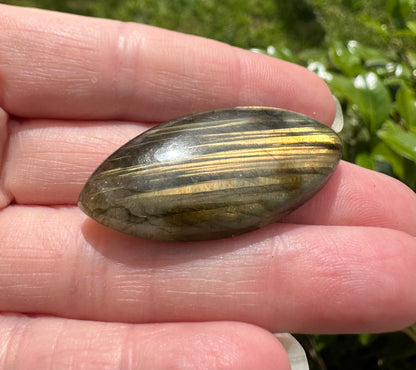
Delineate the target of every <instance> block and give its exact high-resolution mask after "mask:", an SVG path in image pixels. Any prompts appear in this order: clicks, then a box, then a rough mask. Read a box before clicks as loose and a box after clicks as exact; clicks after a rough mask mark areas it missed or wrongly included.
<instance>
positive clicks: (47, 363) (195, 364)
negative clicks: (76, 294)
mask: <svg viewBox="0 0 416 370" xmlns="http://www.w3.org/2000/svg"><path fill="white" fill-rule="evenodd" d="M0 331H1V332H2V333H3V335H2V341H3V343H7V345H6V346H4V347H5V348H6V350H3V351H2V353H1V355H0V362H1V364H2V367H3V368H5V369H16V370H18V369H56V368H59V369H68V368H72V369H81V368H82V369H123V370H127V369H137V370H139V369H225V368H227V369H289V368H290V365H289V360H288V357H287V355H286V353H285V351H284V349H283V347H282V346H281V344H280V343H279V342H278V341H277V340H276V339H275V338H274V337H273V335H272V334H270V333H268V332H266V331H265V330H262V329H260V328H258V327H255V326H251V325H247V324H243V323H233V322H222V323H215V322H213V323H195V324H187V323H186V324H182V323H181V324H179V323H178V324H148V325H131V324H130V325H129V324H119V323H99V322H89V321H77V320H67V319H61V318H52V317H27V316H23V315H12V314H9V315H1V316H0Z"/></svg>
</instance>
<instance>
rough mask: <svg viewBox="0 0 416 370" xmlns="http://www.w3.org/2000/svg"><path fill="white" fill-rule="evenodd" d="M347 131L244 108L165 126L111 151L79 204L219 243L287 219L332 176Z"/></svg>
mask: <svg viewBox="0 0 416 370" xmlns="http://www.w3.org/2000/svg"><path fill="white" fill-rule="evenodd" d="M341 151H342V145H341V141H340V139H339V137H338V135H337V134H336V133H335V132H334V131H332V130H331V129H330V128H329V127H327V126H325V125H324V124H322V123H320V122H318V121H316V120H314V119H312V118H309V117H306V116H304V115H302V114H299V113H295V112H291V111H287V110H282V109H277V108H268V107H241V108H234V109H222V110H214V111H208V112H203V113H196V114H190V115H187V116H184V117H180V118H177V119H174V120H171V121H168V122H166V123H163V124H161V125H158V126H156V127H154V128H152V129H150V130H148V131H146V132H144V133H142V134H141V135H139V136H137V137H135V138H134V139H132V140H131V141H129V142H128V143H127V144H125V145H123V146H122V147H121V148H119V149H118V150H117V151H116V152H114V153H113V154H112V155H110V156H109V157H108V158H107V159H106V160H105V161H104V162H103V163H102V164H101V165H100V166H99V167H98V168H97V169H96V170H95V172H94V173H93V174H92V176H91V177H90V178H89V180H88V181H87V183H86V184H85V186H84V188H83V190H82V192H81V194H80V197H79V201H78V206H79V207H80V208H81V209H82V210H83V211H84V212H85V213H86V214H87V215H88V216H90V217H91V218H93V219H94V220H96V221H98V222H99V223H101V224H103V225H105V226H108V227H110V228H112V229H115V230H118V231H121V232H124V233H127V234H131V235H135V236H138V237H142V238H147V239H156V240H172V241H173V240H178V241H179V240H181V241H191V240H210V239H219V238H225V237H231V236H234V235H238V234H242V233H245V232H248V231H251V230H255V229H258V228H260V227H263V226H266V225H268V224H271V223H273V222H276V221H278V220H279V219H280V218H282V217H283V216H285V215H287V214H288V213H289V212H291V211H293V210H294V209H295V208H297V207H299V206H300V205H302V204H303V203H305V202H306V201H307V200H309V199H310V198H311V197H312V196H313V195H314V194H316V193H317V192H318V191H319V190H320V189H321V188H322V187H323V186H324V185H325V183H326V182H327V180H328V179H329V177H330V176H331V175H332V173H333V172H334V170H335V168H336V166H337V164H338V162H339V160H340V158H341Z"/></svg>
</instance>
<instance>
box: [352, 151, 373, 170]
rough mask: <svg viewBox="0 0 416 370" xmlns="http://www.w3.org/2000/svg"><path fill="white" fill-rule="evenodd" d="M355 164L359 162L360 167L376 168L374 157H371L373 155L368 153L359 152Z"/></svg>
mask: <svg viewBox="0 0 416 370" xmlns="http://www.w3.org/2000/svg"><path fill="white" fill-rule="evenodd" d="M355 164H357V165H358V166H360V167H364V168H368V169H369V170H375V169H376V166H375V163H374V159H373V158H372V157H371V155H369V154H367V153H360V154H358V155H357V157H356V158H355Z"/></svg>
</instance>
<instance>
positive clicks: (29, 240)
mask: <svg viewBox="0 0 416 370" xmlns="http://www.w3.org/2000/svg"><path fill="white" fill-rule="evenodd" d="M0 225H1V229H0V240H1V248H0V310H2V311H18V312H36V313H46V314H53V315H58V316H65V317H71V318H82V319H92V320H104V321H115V320H118V321H124V322H159V321H206V320H237V321H244V322H249V323H253V324H256V325H259V326H262V327H265V328H267V329H269V330H271V331H278V332H314V333H318V332H321V333H322V332H325V333H330V332H332V333H334V332H369V331H386V330H396V329H399V328H402V327H404V326H406V325H409V324H410V323H412V322H414V321H415V320H416V296H415V294H414V287H415V285H416V272H415V269H414V266H415V264H416V239H415V238H413V237H411V236H409V235H407V234H405V233H402V232H399V231H394V230H389V229H382V228H370V227H336V226H332V227H331V226H326V227H319V226H301V225H297V226H295V225H284V224H281V225H272V226H270V227H267V228H265V229H262V230H259V231H256V232H253V233H250V234H246V235H244V236H239V237H235V238H230V239H223V240H219V241H215V242H203V243H182V244H180V243H162V242H150V241H146V240H142V239H139V238H134V237H129V236H127V235H123V234H120V233H117V232H114V231H112V230H109V229H107V228H105V227H103V226H101V225H99V224H97V223H95V222H93V221H91V220H86V217H84V216H82V214H81V212H80V211H78V210H77V209H72V208H60V209H53V208H46V207H45V208H43V207H27V206H26V207H25V206H12V207H9V208H8V209H6V210H3V211H2V212H1V213H0ZM393 308H394V309H393Z"/></svg>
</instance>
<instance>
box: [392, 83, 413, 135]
mask: <svg viewBox="0 0 416 370" xmlns="http://www.w3.org/2000/svg"><path fill="white" fill-rule="evenodd" d="M396 102H397V110H398V112H399V114H400V116H401V117H402V119H403V120H404V123H405V125H406V127H407V128H408V129H409V130H411V131H412V132H413V133H415V134H416V95H415V92H414V91H413V90H412V89H410V88H409V87H408V86H406V85H405V84H403V85H402V87H401V88H400V90H399V91H398V92H397V95H396Z"/></svg>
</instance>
